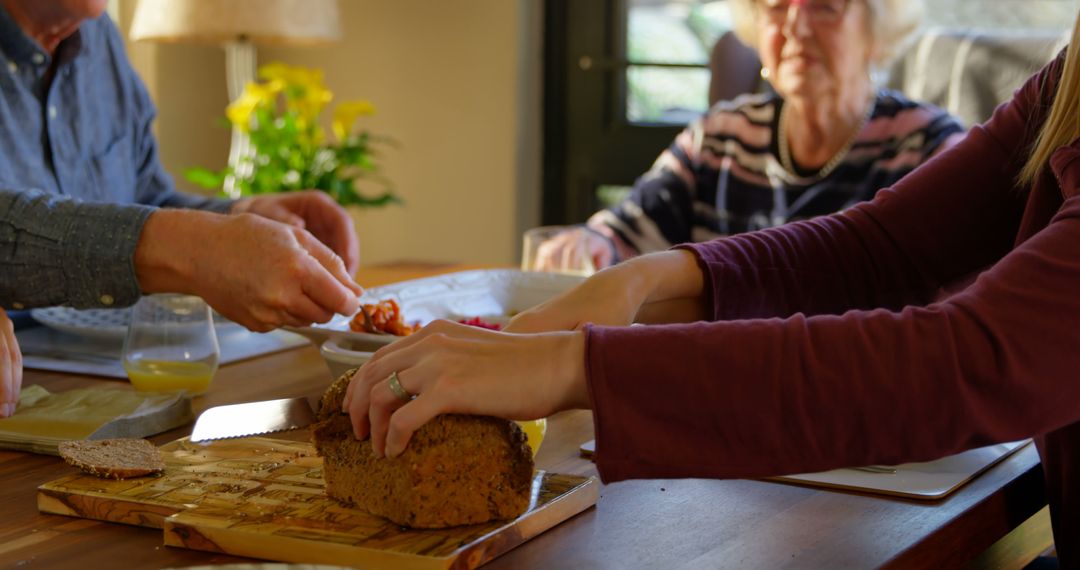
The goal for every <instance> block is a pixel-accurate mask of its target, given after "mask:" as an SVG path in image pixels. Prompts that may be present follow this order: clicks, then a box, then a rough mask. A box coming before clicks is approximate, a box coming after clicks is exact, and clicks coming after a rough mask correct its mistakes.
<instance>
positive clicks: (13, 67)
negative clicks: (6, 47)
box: [7, 61, 19, 73]
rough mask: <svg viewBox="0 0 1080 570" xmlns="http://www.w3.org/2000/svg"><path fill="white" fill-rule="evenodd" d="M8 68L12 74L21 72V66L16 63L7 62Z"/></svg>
mask: <svg viewBox="0 0 1080 570" xmlns="http://www.w3.org/2000/svg"><path fill="white" fill-rule="evenodd" d="M7 68H8V71H10V72H12V73H18V72H19V65H18V64H16V63H15V62H14V61H9V62H7Z"/></svg>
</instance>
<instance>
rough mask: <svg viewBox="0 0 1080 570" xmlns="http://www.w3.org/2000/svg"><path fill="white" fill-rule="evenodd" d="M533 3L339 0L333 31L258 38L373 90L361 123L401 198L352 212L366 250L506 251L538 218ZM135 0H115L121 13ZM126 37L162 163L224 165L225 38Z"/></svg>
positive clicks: (480, 258) (351, 87)
mask: <svg viewBox="0 0 1080 570" xmlns="http://www.w3.org/2000/svg"><path fill="white" fill-rule="evenodd" d="M539 4H540V3H539V2H536V1H535V0H516V1H508V0H462V1H455V2H430V1H428V0H395V1H393V2H387V1H385V0H342V1H341V9H342V20H343V22H342V24H343V29H344V33H345V37H344V39H343V41H341V42H339V43H336V44H333V45H331V46H327V47H318V48H280V47H277V48H260V50H259V58H260V61H261V62H263V63H265V62H269V61H275V60H280V61H284V62H287V63H291V64H299V65H306V66H317V67H321V68H322V69H323V70H324V71H325V73H326V80H327V84H328V86H329V87H330V89H332V90H333V91H334V94H335V99H336V100H349V99H357V98H364V99H369V100H371V101H372V102H373V103H374V104H375V106H376V107H377V108H378V110H379V112H378V114H377V115H376V116H375V117H372V118H370V119H368V120H367V121H368V123H367V124H368V125H369V127H370V129H371V130H372V131H373V132H376V133H380V134H386V135H390V136H392V137H393V138H395V139H396V140H397V141H398V142H399V143H400V147H399V148H386V149H385V150H384V156H383V157H382V159H381V163H382V165H383V167H384V172H385V174H386V175H387V176H388V177H389V178H390V179H391V180H393V181H394V183H395V184H396V187H397V191H398V193H399V194H400V195H401V196H402V197H403V198H404V200H405V201H406V204H405V205H404V206H392V207H390V208H385V209H380V210H367V211H361V212H360V213H359V214H358V216H357V219H358V221H359V232H360V238H361V250H362V251H361V255H362V261H363V262H364V263H379V262H385V261H390V260H401V259H412V260H432V261H459V262H466V263H493V264H507V263H513V262H514V261H515V260H516V257H517V254H518V252H517V248H518V240H519V236H520V232H521V231H522V229H523V228H525V227H528V226H531V225H535V223H536V221H537V220H538V218H539V214H538V212H539V176H540V175H539V158H540V157H539V128H538V124H539V122H538V114H539V106H540V102H539V73H540V59H539V58H540V39H539V35H540V26H539V20H540V8H539ZM131 6H133V0H127V1H126V2H125V1H123V0H121V2H120V10H119V11H120V15H121V16H120V19H121V24H126V23H127V21H128V20H129V18H130V11H131ZM130 47H131V55H132V60H133V62H134V63H135V65H136V66H137V67H138V69H139V70H140V73H142V74H143V75H144V77H145V78H146V80H147V84H148V87H149V88H150V91H151V94H152V96H153V97H154V98H155V101H156V102H157V104H158V108H159V121H158V136H159V139H160V146H161V151H162V159H163V161H164V162H165V165H166V167H167V168H169V170H170V171H171V172H173V173H174V174H178V173H180V172H181V171H182V169H183V168H186V167H188V166H192V165H208V166H214V167H219V166H221V165H223V164H224V162H225V156H226V154H227V152H228V133H227V132H226V131H225V130H224V129H221V128H220V127H217V126H216V122H217V120H218V117H220V116H221V114H222V110H223V108H224V105H225V104H226V96H225V84H224V73H225V71H224V55H223V53H222V51H221V50H220V49H219V48H214V47H201V46H192V45H144V44H137V45H133V46H130ZM177 179H178V183H180V184H181V186H184V185H185V183H184V182H183V181H182V180H181V177H180V176H177Z"/></svg>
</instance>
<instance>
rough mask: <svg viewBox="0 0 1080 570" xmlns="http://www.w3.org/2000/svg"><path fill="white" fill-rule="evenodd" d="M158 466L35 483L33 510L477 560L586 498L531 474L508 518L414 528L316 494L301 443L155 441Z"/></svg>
mask: <svg viewBox="0 0 1080 570" xmlns="http://www.w3.org/2000/svg"><path fill="white" fill-rule="evenodd" d="M161 451H162V456H163V458H164V459H165V465H166V468H165V473H164V474H163V475H161V476H160V477H144V478H139V479H129V480H125V481H112V480H106V479H99V478H97V477H93V476H90V475H83V474H79V475H71V476H68V477H64V478H62V479H57V480H56V481H52V482H49V483H46V484H44V485H42V486H40V487H38V497H37V498H38V510H40V511H41V512H44V513H54V514H60V515H68V516H75V517H83V518H90V519H97V520H103V521H109V522H117V523H125V524H132V525H138V526H146V527H153V528H162V529H164V532H165V544H167V545H170V546H180V547H185V548H192V549H197V550H206V551H211V552H224V553H228V554H234V555H238V556H250V557H253V558H263V559H268V560H277V561H282V562H302V563H324V564H338V565H353V566H371V567H383V566H387V565H393V566H394V567H395V568H415V569H431V568H475V567H477V566H479V565H481V564H483V563H485V562H487V561H489V560H492V559H493V558H495V557H497V556H499V555H500V554H502V553H504V552H506V551H508V550H510V549H511V548H513V547H515V546H517V545H518V544H521V543H522V542H524V541H526V540H528V539H529V538H531V537H533V536H536V535H538V534H540V533H542V532H544V531H545V530H547V529H549V528H551V527H553V526H555V525H557V524H558V523H560V522H562V521H564V520H566V519H568V518H570V517H572V516H574V515H575V514H577V513H579V512H581V511H584V510H585V509H587V508H589V507H591V506H593V505H595V504H596V500H597V498H598V496H599V487H600V485H599V483H598V482H597V481H596V478H594V477H579V476H574V475H557V474H551V473H546V472H544V471H537V472H536V474H535V476H534V479H533V489H532V493H533V494H532V505H531V506H530V508H529V510H528V511H527V512H526V513H525V514H524V515H522V516H521V517H519V518H517V519H516V520H513V521H509V522H506V521H503V522H496V523H490V524H484V525H472V526H463V527H455V528H449V529H441V530H412V529H405V528H402V527H399V526H397V525H395V524H393V523H391V522H390V521H387V520H386V519H382V518H380V517H376V516H373V515H369V514H367V513H365V512H363V511H360V510H357V509H350V508H346V507H343V506H341V505H339V504H338V503H336V502H335V501H333V500H332V499H330V498H329V497H327V496H326V494H325V492H324V489H323V479H322V459H321V458H319V457H317V456H316V454H315V449H314V447H313V446H312V445H311V444H309V443H303V442H295V441H284V440H276V439H268V438H245V439H233V440H222V441H215V442H211V443H209V444H195V443H191V442H190V441H188V440H187V439H181V440H178V441H174V442H172V443H169V444H167V445H165V446H163V447H161Z"/></svg>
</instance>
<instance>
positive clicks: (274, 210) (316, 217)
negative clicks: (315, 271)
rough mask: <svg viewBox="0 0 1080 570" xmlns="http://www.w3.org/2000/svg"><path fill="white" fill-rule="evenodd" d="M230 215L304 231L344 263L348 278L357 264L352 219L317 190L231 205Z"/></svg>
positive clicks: (248, 199)
mask: <svg viewBox="0 0 1080 570" xmlns="http://www.w3.org/2000/svg"><path fill="white" fill-rule="evenodd" d="M230 213H233V214H243V213H248V214H257V215H259V216H262V217H264V218H270V219H271V220H277V221H279V222H282V223H284V224H288V225H290V226H293V227H296V228H300V229H304V230H307V231H308V232H310V233H311V235H313V236H315V237H316V238H318V239H319V241H321V242H323V243H324V244H326V245H327V246H328V247H329V248H330V249H332V250H334V253H336V254H337V255H338V257H340V258H341V259H342V261H344V262H345V270H346V271H348V272H349V275H353V274H355V273H356V269H357V267H358V266H359V265H360V240H359V238H357V237H356V228H355V227H353V222H352V218H350V217H349V213H348V212H346V211H345V209H344V208H342V207H341V206H339V205H338V204H337V202H334V200H333V199H332V198H330V196H328V195H327V194H326V193H324V192H320V191H318V190H306V191H304V192H283V193H281V194H263V195H261V196H256V197H254V198H245V199H243V200H239V201H237V202H236V203H235V204H233V207H232V211H231V212H230Z"/></svg>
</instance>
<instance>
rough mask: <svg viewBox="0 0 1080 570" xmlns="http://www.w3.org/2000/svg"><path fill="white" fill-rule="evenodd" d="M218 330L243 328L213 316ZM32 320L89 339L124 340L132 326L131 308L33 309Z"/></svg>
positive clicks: (31, 312) (215, 313)
mask: <svg viewBox="0 0 1080 570" xmlns="http://www.w3.org/2000/svg"><path fill="white" fill-rule="evenodd" d="M213 315H214V327H216V330H217V334H218V336H219V337H220V336H221V335H222V334H223V332H224V330H223V329H222V327H227V326H233V327H235V326H239V325H237V324H236V323H234V322H232V321H230V320H228V319H226V318H225V317H222V316H221V315H219V314H218V313H217V312H213ZM30 316H31V317H33V318H34V320H35V321H37V322H39V323H41V324H43V325H45V326H47V327H49V328H51V329H55V330H58V331H60V332H64V333H68V334H74V335H78V336H82V337H88V338H100V339H109V340H124V336H125V335H127V329H128V323H129V322H131V308H130V307H125V308H123V309H72V308H71V307H46V308H43V309H30Z"/></svg>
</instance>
